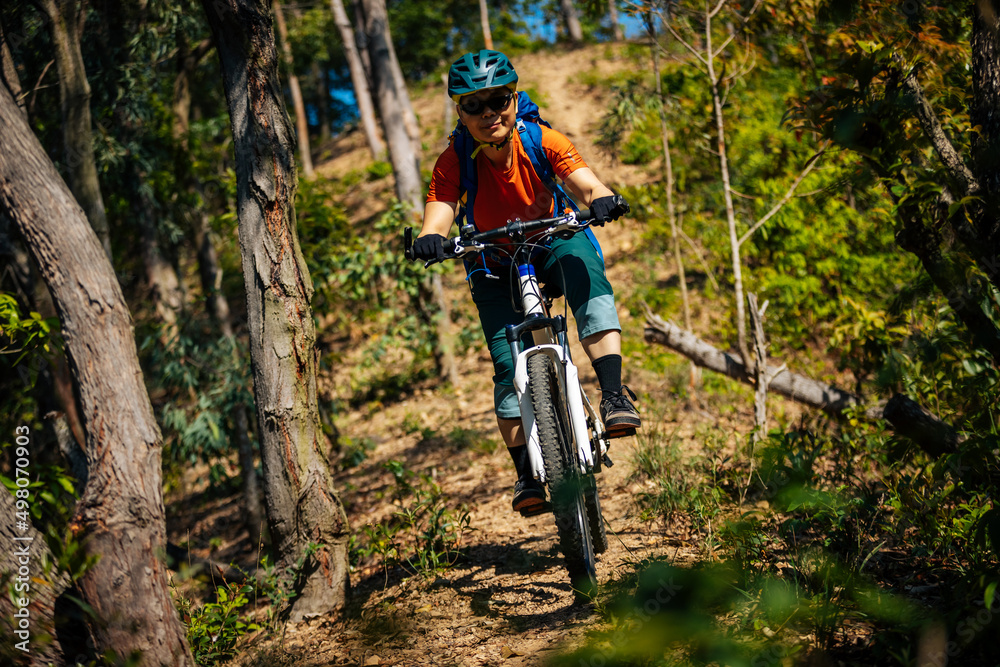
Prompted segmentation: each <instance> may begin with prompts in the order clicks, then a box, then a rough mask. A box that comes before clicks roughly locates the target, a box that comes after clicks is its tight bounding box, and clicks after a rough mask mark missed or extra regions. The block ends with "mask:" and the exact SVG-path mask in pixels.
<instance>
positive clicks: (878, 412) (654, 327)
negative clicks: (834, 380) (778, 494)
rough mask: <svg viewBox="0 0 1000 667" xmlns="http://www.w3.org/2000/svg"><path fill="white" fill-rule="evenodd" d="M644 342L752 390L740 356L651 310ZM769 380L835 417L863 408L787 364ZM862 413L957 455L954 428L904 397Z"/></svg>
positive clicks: (937, 452) (935, 451)
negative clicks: (853, 409)
mask: <svg viewBox="0 0 1000 667" xmlns="http://www.w3.org/2000/svg"><path fill="white" fill-rule="evenodd" d="M645 338H646V342H648V343H657V344H659V345H663V346H665V347H669V348H670V349H671V350H673V351H675V352H678V353H680V354H682V355H684V356H685V357H687V358H688V359H690V360H691V361H693V362H694V363H695V364H696V365H697V366H700V367H702V368H707V369H708V370H711V371H715V372H716V373H722V374H723V375H726V376H728V377H731V378H733V379H735V380H739V381H740V382H743V383H746V384H749V385H751V386H752V385H753V384H754V379H753V377H752V376H751V375H750V374H749V373H748V372H747V368H746V366H745V365H744V364H743V362H742V361H741V360H740V358H739V357H738V356H736V355H733V354H729V353H728V352H723V351H722V350H719V349H718V348H716V347H714V346H713V345H711V344H709V343H706V342H705V341H703V340H701V339H700V338H698V337H697V336H696V335H695V334H693V333H691V332H690V331H687V330H685V329H682V328H681V327H679V326H677V325H676V324H674V323H673V322H668V321H666V320H664V319H663V318H661V317H659V316H658V315H656V314H654V313H653V312H652V311H651V310H649V308H648V307H647V308H646V329H645ZM766 377H772V378H773V379H772V380H771V383H770V384H769V385H768V389H770V390H772V391H774V392H775V393H777V394H781V395H782V396H784V397H786V398H790V399H792V400H793V401H796V402H799V403H802V404H804V405H808V406H810V407H813V408H818V409H820V410H822V411H823V412H825V413H827V414H829V415H831V416H834V417H841V416H843V413H844V412H845V411H846V410H847V409H849V408H853V407H857V406H861V405H862V404H863V401H862V400H861V399H860V398H859V397H858V396H856V395H854V394H852V393H851V392H849V391H845V390H843V389H838V388H837V387H834V386H833V385H829V384H826V383H825V382H820V381H819V380H813V379H812V378H809V377H806V376H805V375H801V374H799V373H793V372H791V371H790V370H788V368H787V366H785V365H784V364H782V365H781V366H772V365H768V367H767V375H766ZM860 414H863V415H864V417H865V418H866V419H868V420H869V421H879V420H884V421H885V422H887V423H888V424H889V426H891V427H892V430H893V431H895V432H896V433H897V434H899V435H902V436H904V437H906V438H909V439H910V440H912V441H913V442H915V443H916V444H917V445H918V446H919V447H920V448H921V449H923V450H924V451H925V452H927V453H928V454H931V455H932V456H942V455H944V454H947V453H950V452H954V451H955V449H956V447H957V446H958V443H959V441H960V440H959V437H958V433H957V431H956V430H955V429H954V428H953V427H952V426H951V425H950V424H947V423H945V422H944V421H942V420H941V419H940V418H939V417H937V416H935V415H934V414H932V413H931V412H929V411H928V410H927V409H925V408H924V407H922V406H921V405H920V404H919V403H917V402H915V401H914V400H912V399H910V398H908V397H907V396H903V395H902V394H896V395H895V396H893V397H892V398H891V399H889V401H887V402H882V403H880V404H878V405H875V406H872V407H869V408H867V409H865V410H864V412H863V413H860Z"/></svg>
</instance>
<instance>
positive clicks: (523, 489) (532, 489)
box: [511, 478, 545, 515]
mask: <svg viewBox="0 0 1000 667" xmlns="http://www.w3.org/2000/svg"><path fill="white" fill-rule="evenodd" d="M544 506H545V489H544V488H543V487H542V485H541V484H539V483H538V482H537V481H535V479H534V478H531V479H519V480H517V482H516V483H515V484H514V501H513V502H512V503H511V507H513V508H514V511H515V512H520V513H521V514H525V515H530V514H537V513H538V512H540V511H541V510H542V508H543V507H544Z"/></svg>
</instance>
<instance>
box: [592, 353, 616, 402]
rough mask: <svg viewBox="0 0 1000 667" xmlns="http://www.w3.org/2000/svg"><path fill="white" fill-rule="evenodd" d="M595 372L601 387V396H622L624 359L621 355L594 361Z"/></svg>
mask: <svg viewBox="0 0 1000 667" xmlns="http://www.w3.org/2000/svg"><path fill="white" fill-rule="evenodd" d="M594 372H595V373H597V381H598V382H599V383H600V385H601V395H602V396H603V397H604V398H608V396H609V395H615V394H620V393H621V390H622V357H621V355H620V354H606V355H604V356H603V357H601V358H600V359H595V360H594Z"/></svg>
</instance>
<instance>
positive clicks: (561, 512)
mask: <svg viewBox="0 0 1000 667" xmlns="http://www.w3.org/2000/svg"><path fill="white" fill-rule="evenodd" d="M557 373H558V369H557V367H556V362H555V360H553V359H552V357H550V356H548V355H547V354H536V355H534V356H533V357H531V358H529V359H528V386H529V387H530V391H531V406H532V408H534V411H535V423H536V424H537V425H538V439H539V444H540V445H541V449H542V460H543V462H544V464H545V476H546V478H547V482H548V486H549V495H550V497H551V502H552V513H553V515H554V516H555V519H556V530H557V531H558V533H559V547H560V549H561V551H562V553H563V556H564V557H565V558H566V570H567V571H568V572H569V578H570V582H571V583H572V584H573V587H574V589H576V590H577V591H578V592H579V593H583V594H585V595H590V594H591V593H592V592H593V591H594V590H595V589H596V587H597V570H596V560H597V559H596V556H595V554H594V545H593V543H592V542H591V537H590V536H591V533H590V525H589V522H588V514H589V512H588V508H587V503H586V500H585V494H586V486H587V485H586V483H585V480H584V479H583V478H582V476H581V475H580V471H579V467H578V465H577V456H576V451H575V450H574V448H573V438H572V437H571V435H570V433H571V431H570V421H569V412H568V411H567V409H566V400H565V396H564V395H563V393H562V391H561V390H560V385H559V377H558V374H557Z"/></svg>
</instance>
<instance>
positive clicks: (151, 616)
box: [0, 90, 193, 665]
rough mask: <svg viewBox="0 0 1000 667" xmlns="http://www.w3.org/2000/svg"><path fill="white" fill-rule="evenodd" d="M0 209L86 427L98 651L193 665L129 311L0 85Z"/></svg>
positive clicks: (79, 513)
mask: <svg viewBox="0 0 1000 667" xmlns="http://www.w3.org/2000/svg"><path fill="white" fill-rule="evenodd" d="M0 214H2V215H4V216H6V217H8V218H10V219H11V220H12V221H13V223H14V225H16V226H17V228H18V229H19V230H20V232H21V235H22V237H23V238H24V239H25V242H26V243H27V245H28V247H29V250H30V252H31V253H32V255H33V257H34V259H35V264H36V265H37V266H38V267H39V270H40V272H41V274H42V278H43V280H44V281H45V283H46V285H48V287H49V291H50V292H51V293H52V298H53V301H54V303H55V306H56V310H57V312H58V314H59V319H60V321H61V324H62V333H63V338H64V340H65V341H66V353H67V356H68V359H69V363H70V368H71V371H72V375H73V377H74V380H75V383H76V386H77V388H78V401H79V405H80V413H81V415H82V417H83V425H84V429H85V431H86V438H87V439H86V453H87V462H88V469H89V471H88V475H89V477H88V481H87V486H86V488H85V489H84V492H83V495H82V497H81V499H80V502H79V503H78V505H77V509H76V515H75V517H74V520H73V526H74V532H75V533H76V535H77V537H78V538H79V539H80V541H81V543H82V544H83V549H84V550H85V552H86V553H88V554H90V555H95V556H97V555H99V556H100V559H99V560H98V561H97V563H96V564H95V565H94V566H93V568H91V569H90V570H88V571H87V573H86V574H84V575H83V577H82V578H81V579H80V580H79V582H78V586H79V589H80V592H81V594H82V595H83V598H84V600H85V601H86V602H87V604H89V605H90V606H91V607H92V608H93V610H94V614H95V616H94V622H93V623H91V624H90V628H89V629H90V632H91V634H92V636H93V639H94V644H95V646H96V648H97V651H98V652H99V653H103V652H105V651H114V652H115V653H116V654H117V655H118V656H119V658H120V659H123V660H124V659H125V658H127V657H128V656H130V655H132V654H133V652H136V651H139V652H141V653H142V654H143V658H144V660H145V661H146V662H148V663H149V664H164V665H190V664H193V660H192V658H191V652H190V650H189V649H188V646H187V640H186V638H185V632H184V628H183V626H182V625H181V623H180V619H179V618H178V616H177V611H176V610H175V609H174V606H173V601H172V600H171V598H170V594H169V591H168V588H167V576H166V568H165V567H164V564H163V562H162V561H161V560H160V555H161V554H162V553H163V551H164V549H165V547H166V535H165V533H166V525H165V518H164V508H163V496H162V486H161V468H160V466H161V463H160V446H161V441H160V431H159V428H158V427H157V425H156V420H155V418H154V417H153V409H152V406H151V405H150V402H149V396H148V394H147V393H146V388H145V386H144V385H143V379H142V370H141V369H140V367H139V360H138V357H137V355H136V348H135V338H134V337H133V334H132V318H131V315H130V314H129V311H128V307H127V306H126V304H125V299H124V297H123V296H122V292H121V288H120V287H119V285H118V280H117V278H116V276H115V273H114V270H113V269H112V267H111V264H110V262H109V261H108V257H107V255H106V254H105V252H104V249H102V248H101V244H100V242H99V241H98V239H97V238H96V237H95V235H94V233H93V231H92V230H91V229H90V228H89V227H88V226H87V223H86V219H85V217H84V213H83V211H82V210H81V209H80V207H79V205H78V204H77V203H76V201H75V200H74V199H73V196H72V194H71V193H70V191H69V189H68V188H67V187H66V186H65V184H64V183H63V181H62V179H61V178H60V177H59V174H58V172H57V171H56V169H55V167H54V166H53V165H52V163H51V162H50V161H49V159H48V157H47V156H46V154H45V151H44V150H43V149H42V146H41V145H40V144H39V143H38V140H37V139H36V138H35V137H34V135H33V134H32V133H31V128H29V127H28V125H27V123H26V122H25V121H24V118H23V116H22V114H21V112H20V110H19V109H18V107H17V106H16V105H15V103H14V101H13V99H12V98H11V97H10V95H9V94H7V91H6V90H0Z"/></svg>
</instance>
